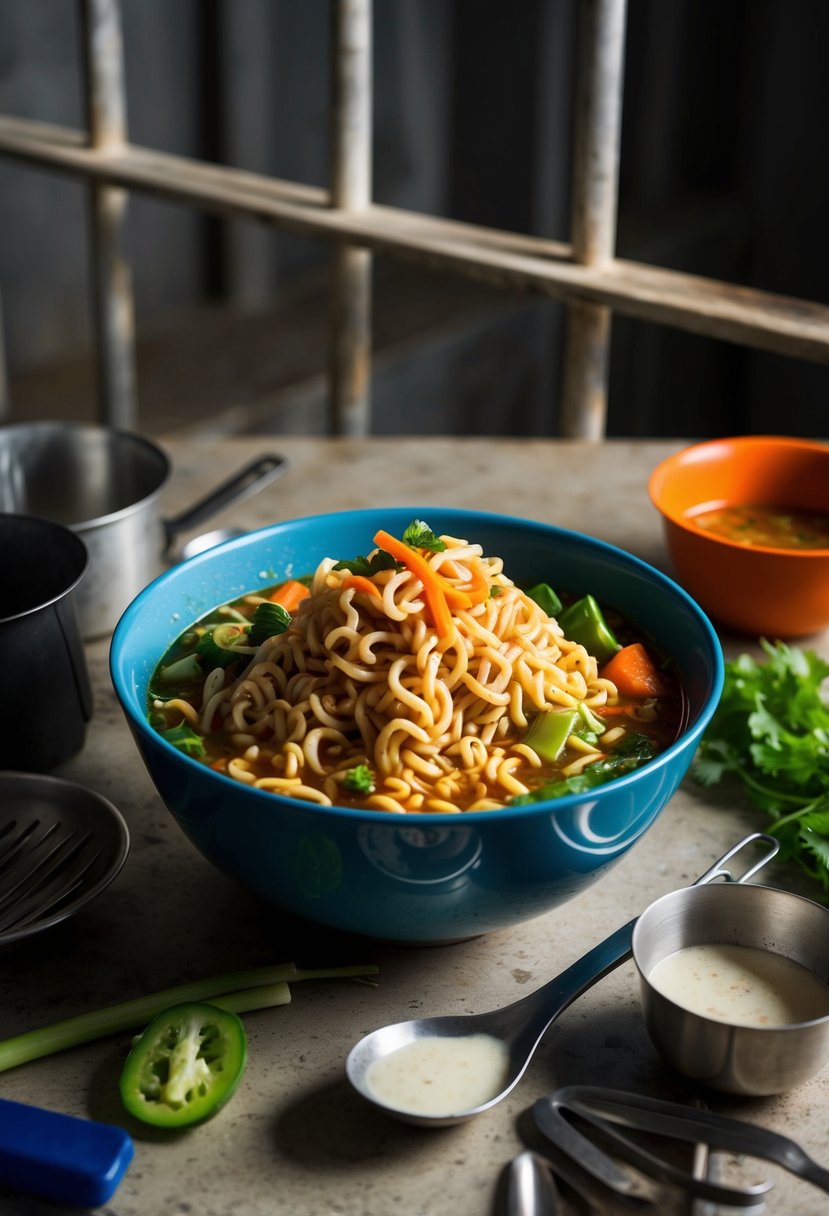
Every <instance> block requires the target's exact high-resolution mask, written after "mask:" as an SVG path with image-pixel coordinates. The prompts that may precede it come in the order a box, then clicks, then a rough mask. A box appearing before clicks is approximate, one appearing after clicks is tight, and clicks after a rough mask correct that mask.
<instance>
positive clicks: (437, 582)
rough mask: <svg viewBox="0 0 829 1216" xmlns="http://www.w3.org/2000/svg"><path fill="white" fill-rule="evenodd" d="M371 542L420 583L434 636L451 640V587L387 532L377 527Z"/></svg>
mask: <svg viewBox="0 0 829 1216" xmlns="http://www.w3.org/2000/svg"><path fill="white" fill-rule="evenodd" d="M374 543H375V545H377V546H378V548H380V549H382V550H383V551H384V552H385V553H388V554H389V555H390V556H391V557H393V558H394V560H395V561H397V562H400V563H401V565H403V566H405V567H406V569H407V570H409V571H410V572H411V573H412V574H413V575H414V576H415V578H417V579H419V580H420V582H421V583H422V584H423V594H424V596H425V597H426V603H427V604H428V605H429V611H430V612H431V614H432V620H433V622H434V626H435V629H436V630H437V633H438V636H439V637H440V638H442V639H444V640H445V641H448V640H449V639H451V638H452V637H453V636H454V632H455V626H454V624H453V622H452V613H451V611H450V607H449V597H448V595H447V594H446V587H449V588H450V590H452V591H454V590H455V588H454V587H451V585H450V584H448V583H447V582H446V579H443V578H441V577H440V575H439V574H436V573H435V571H434V570H433V569H432V567H431V566H430V565H429V563H428V562H427V561H426V558H425V557H423V556H422V554H420V553H418V551H417V550H416V549H411V548H410V547H409V546H408V545H407V544H404V542H403V541H402V540H397V538H396V537H394V536H392V535H391V533H390V532H384V531H383V529H382V528H381V529H380V531H379V532H378V533H377V534H376V536H375V537H374ZM463 607H468V597H467V603H466V604H464V605H463Z"/></svg>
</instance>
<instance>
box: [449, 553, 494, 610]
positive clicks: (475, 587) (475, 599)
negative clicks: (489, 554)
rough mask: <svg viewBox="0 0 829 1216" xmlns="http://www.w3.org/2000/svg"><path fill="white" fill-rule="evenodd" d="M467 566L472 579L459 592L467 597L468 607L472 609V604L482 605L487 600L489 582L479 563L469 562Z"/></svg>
mask: <svg viewBox="0 0 829 1216" xmlns="http://www.w3.org/2000/svg"><path fill="white" fill-rule="evenodd" d="M469 565H470V569H471V570H472V579H471V581H470V582H469V583H464V584H463V587H462V588H459V590H461V591H463V593H464V594H465V595H468V596H469V606H470V607H472V605H473V604H483V603H484V601H485V600H488V599H489V580H488V579H487V576H486V574H485V573H484V569H483V566H482V565H481V563H480V562H479V561H473V562H470V563H469ZM453 590H456V588H453Z"/></svg>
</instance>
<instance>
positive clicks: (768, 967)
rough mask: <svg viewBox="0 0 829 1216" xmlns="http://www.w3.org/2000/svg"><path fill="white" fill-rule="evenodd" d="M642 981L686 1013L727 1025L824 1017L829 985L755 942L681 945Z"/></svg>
mask: <svg viewBox="0 0 829 1216" xmlns="http://www.w3.org/2000/svg"><path fill="white" fill-rule="evenodd" d="M648 979H649V980H650V983H651V984H652V985H653V987H654V988H655V989H656V990H657V992H661V993H662V995H663V996H666V997H668V999H669V1000H671V1001H673V1002H674V1003H675V1004H677V1005H681V1006H682V1008H683V1009H687V1010H688V1012H689V1013H697V1014H700V1015H701V1016H702V1017H706V1018H711V1019H712V1020H713V1021H716V1022H728V1023H729V1024H730V1025H732V1026H767V1027H772V1026H791V1025H796V1024H797V1023H799V1022H810V1021H812V1020H813V1019H814V1018H822V1017H826V1016H827V1015H829V985H827V984H825V983H824V982H823V980H821V979H819V978H818V976H816V975H814V974H813V973H812V972H811V971H808V970H807V969H806V968H805V967H802V966H801V965H800V963H796V962H794V961H793V960H792V959H790V958H785V957H784V956H783V955H782V954H774V953H773V952H772V951H771V950H761V949H758V948H757V947H755V946H731V945H725V944H721V945H703V946H686V947H685V948H684V949H682V950H677V951H676V953H675V954H669V955H668V956H667V957H666V958H663V959H660V961H659V962H658V963H657V964H656V966H655V967H654V968H653V970H652V971H651V973H650V975H649V976H648Z"/></svg>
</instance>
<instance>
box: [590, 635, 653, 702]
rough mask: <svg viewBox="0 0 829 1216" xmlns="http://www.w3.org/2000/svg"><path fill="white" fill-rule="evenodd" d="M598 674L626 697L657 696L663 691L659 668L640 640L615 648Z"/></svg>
mask: <svg viewBox="0 0 829 1216" xmlns="http://www.w3.org/2000/svg"><path fill="white" fill-rule="evenodd" d="M600 674H601V676H602V678H603V679H605V680H611V681H612V682H613V683H614V684H615V685H616V687H617V688H618V690H619V692H620V693H622V694H623V696H626V697H658V696H661V695H662V694H663V693H664V685H663V683H662V680H661V679H660V676H659V670H658V668H657V667H656V665H655V664H654V662H653V660H652V659H651V657H650V655H649V654H648V652H647V650H645V647H644V646H643V645H642V643H641V642H633V643H631V645H630V646H623V647H622V649H621V650H617V651H616V654H615V655H614V656H613V658H612V659H610V660H609V662H607V663H605V665H604V667H603V668H602V670H601V673H600Z"/></svg>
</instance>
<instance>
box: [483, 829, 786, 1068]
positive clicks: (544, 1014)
mask: <svg viewBox="0 0 829 1216" xmlns="http://www.w3.org/2000/svg"><path fill="white" fill-rule="evenodd" d="M758 840H762V841H763V842H764V843H765V844H767V845H768V849H767V851H766V852H765V853H764V854H763V856H762V858H761V859H760V860H759V861H757V862H755V863H754V865H752V866H750V867H749V868H748V869H747V870H746V871H745V873H744V874H742V875H741V876H740V877H739V878H734V877H733V876H732V874H731V871H730V870H726V869H725V868H724V866H725V864H726V862H729V861H731V860H732V858H734V857H736V856H737V855H738V854H739V853H741V852H742V851H743V849H745V848H746V847H748V845H750V844H753V843H754V842H755V841H758ZM779 848H780V842H779V841H777V840H775V839H774V837H773V836H768V835H766V833H765V832H752V833H751V834H750V835H749V836H746V837H744V838H743V839H742V840H741V841H739V842H738V843H737V844H735V845H734V846H733V847H732V848H730V849H729V850H728V852H727V853H724V854H723V855H722V857H720V858H719V860H718V861H716V862H715V863H714V865H713V866H711V867H710V869H708V870H706V871H705V873H704V874H701V875H700V877H699V878H698V879H697V880H696V882H695V883H693V884H692V886H695V887H699V886H705V885H706V884H707V883H710V882H713V881H714V880H715V879H718V878H722V879H724V880H725V881H727V882H736V883H745V882H747V881H748V879H749V878H751V877H752V876H753V875H754V874H756V873H757V871H758V870H759V869H761V867H762V866H764V865H766V864H767V863H768V862H769V861H771V859H772V858H773V857H774V856H775V854H776V853H777V851H778V849H779ZM637 920H638V917H634V918H633V920H630V921H628V922H627V924H626V925H622V926H621V927H620V928H618V929H617V930H616V931H615V932H614V933H611V934H610V936H609V937H606V938H605V939H604V941H601V942H599V943H598V945H596V946H594V947H593V949H592V950H588V952H587V954H584V955H582V957H581V958H580V959H577V960H576V962H575V963H573V964H572V965H571V966H569V967H568V968H567V969H566V970H565V971H562V972H561V973H560V975H557V976H555V978H554V979H551V980H549V981H548V982H547V983H546V984H543V985H542V986H541V988H537V989H536V990H535V992H531V993H530V994H529V995H528V996H525V997H522V999H521V1000H520V1001H516V1002H514V1003H513V1004H512V1005H507V1006H506V1007H505V1009H504V1010H502V1011H501V1012H502V1014H503V1015H504V1021H505V1024H506V1023H507V1022H508V1021H509V1020H510V1018H511V1016H514V1014H515V1011H516V1008H517V1007H518V1006H521V1007H522V1008H523V1010H524V1011H525V1016H526V1019H527V1021H526V1030H525V1033H526V1034H527V1035H528V1037H529V1036H532V1035H534V1036H535V1039H534V1044H535V1045H534V1046H532V1047H531V1048H530V1053H529V1054H530V1055H531V1054H532V1052H533V1051H534V1050H535V1046H537V1045H538V1042H539V1040H540V1039H541V1036H542V1035H543V1034H544V1032H545V1031H546V1030H547V1029H548V1027H549V1026H550V1025H551V1023H552V1022H553V1021H555V1019H556V1018H557V1017H559V1015H560V1014H562V1013H563V1012H564V1010H565V1009H566V1008H567V1007H568V1005H571V1004H572V1003H573V1001H575V1000H576V998H577V997H579V996H581V994H582V993H583V992H586V991H587V989H588V988H591V987H592V986H593V984H595V983H596V982H597V981H598V980H600V979H603V978H604V976H606V975H607V974H608V973H609V972H611V971H613V970H615V968H616V967H618V966H619V965H620V964H621V963H624V962H625V961H626V960H627V959H629V958H630V957H631V955H632V941H633V927H634V925H635V924H636V921H637ZM528 1062H529V1061H528Z"/></svg>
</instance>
